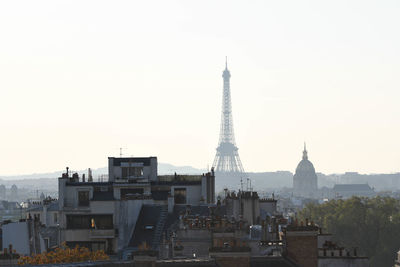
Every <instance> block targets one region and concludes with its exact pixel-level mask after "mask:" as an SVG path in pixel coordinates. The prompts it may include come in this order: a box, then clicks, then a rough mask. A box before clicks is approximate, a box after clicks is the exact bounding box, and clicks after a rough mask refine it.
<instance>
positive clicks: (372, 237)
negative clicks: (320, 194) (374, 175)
mask: <svg viewBox="0 0 400 267" xmlns="http://www.w3.org/2000/svg"><path fill="white" fill-rule="evenodd" d="M299 218H300V219H301V220H303V221H305V219H306V218H308V219H310V220H312V221H314V222H315V223H317V224H318V225H320V226H321V227H322V228H323V229H324V230H325V231H327V232H329V233H332V234H333V239H334V240H335V241H336V242H337V243H339V244H341V245H343V246H345V247H348V248H352V247H358V248H359V251H360V252H361V254H363V255H366V256H368V257H369V258H370V261H371V266H376V267H378V266H379V267H384V266H393V264H394V260H395V256H396V252H397V251H398V250H399V249H400V201H399V200H397V199H394V198H390V197H375V198H360V197H353V198H350V199H347V200H331V201H329V202H326V203H324V204H321V205H319V204H315V203H309V204H308V205H306V207H305V208H304V209H303V210H302V211H300V213H299Z"/></svg>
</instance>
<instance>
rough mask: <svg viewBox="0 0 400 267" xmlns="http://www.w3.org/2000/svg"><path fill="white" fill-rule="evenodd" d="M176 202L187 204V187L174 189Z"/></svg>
mask: <svg viewBox="0 0 400 267" xmlns="http://www.w3.org/2000/svg"><path fill="white" fill-rule="evenodd" d="M174 200H175V204H186V188H175V189H174Z"/></svg>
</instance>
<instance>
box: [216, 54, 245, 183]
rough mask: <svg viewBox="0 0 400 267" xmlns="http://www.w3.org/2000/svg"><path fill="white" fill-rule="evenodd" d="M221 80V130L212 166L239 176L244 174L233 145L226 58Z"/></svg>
mask: <svg viewBox="0 0 400 267" xmlns="http://www.w3.org/2000/svg"><path fill="white" fill-rule="evenodd" d="M222 78H223V80H224V83H223V94H222V113H221V128H220V134H219V144H218V147H217V154H216V155H215V158H214V163H213V165H212V166H213V167H214V168H215V171H216V172H221V173H227V174H228V173H229V174H236V175H238V176H240V175H242V174H243V173H244V169H243V166H242V162H241V161H240V158H239V153H238V148H237V146H236V143H235V134H234V132H233V119H232V104H231V89H230V78H231V73H230V72H229V70H228V59H227V58H225V70H224V71H223V73H222ZM236 175H235V176H236Z"/></svg>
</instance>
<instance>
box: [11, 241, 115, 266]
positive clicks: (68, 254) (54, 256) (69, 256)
mask: <svg viewBox="0 0 400 267" xmlns="http://www.w3.org/2000/svg"><path fill="white" fill-rule="evenodd" d="M108 259H109V257H108V256H107V254H105V253H104V251H103V250H97V251H90V250H89V249H88V248H85V247H79V246H76V247H75V248H69V247H67V246H66V245H65V243H63V244H62V245H61V247H60V248H56V249H55V250H54V251H50V252H45V253H42V254H36V255H32V256H25V257H21V258H20V259H19V260H18V264H19V265H25V264H52V263H70V262H82V261H101V260H108Z"/></svg>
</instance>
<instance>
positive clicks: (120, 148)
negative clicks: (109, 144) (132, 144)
mask: <svg viewBox="0 0 400 267" xmlns="http://www.w3.org/2000/svg"><path fill="white" fill-rule="evenodd" d="M118 149H119V157H120V158H122V156H123V155H124V154H123V151H122V150H123V149H127V148H126V147H119V148H118Z"/></svg>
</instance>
